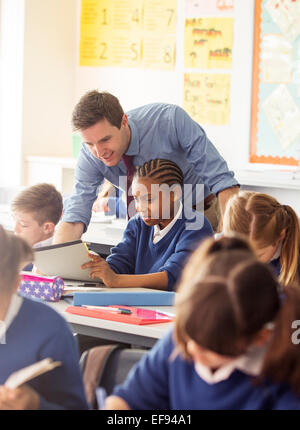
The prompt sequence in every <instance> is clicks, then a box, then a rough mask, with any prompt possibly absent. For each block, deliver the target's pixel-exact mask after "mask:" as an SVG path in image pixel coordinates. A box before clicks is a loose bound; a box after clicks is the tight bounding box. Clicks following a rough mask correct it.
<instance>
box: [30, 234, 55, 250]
mask: <svg viewBox="0 0 300 430" xmlns="http://www.w3.org/2000/svg"><path fill="white" fill-rule="evenodd" d="M52 243H53V236H51V237H48V239H45V240H41V241H40V242H37V243H35V244H34V245H33V248H41V247H43V246H50V245H52Z"/></svg>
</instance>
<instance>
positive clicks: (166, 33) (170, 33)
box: [142, 0, 177, 70]
mask: <svg viewBox="0 0 300 430" xmlns="http://www.w3.org/2000/svg"><path fill="white" fill-rule="evenodd" d="M176 9H177V2H176V1H174V0H164V1H161V0H144V34H143V48H142V51H143V67H145V68H158V69H165V70H172V69H173V68H174V66H175V49H176Z"/></svg>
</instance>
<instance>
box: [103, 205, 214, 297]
mask: <svg viewBox="0 0 300 430" xmlns="http://www.w3.org/2000/svg"><path fill="white" fill-rule="evenodd" d="M195 217H196V218H195ZM153 232H154V227H149V226H147V225H146V224H145V223H144V221H143V220H142V218H141V217H140V215H139V214H137V215H136V216H135V217H133V218H131V219H130V220H129V222H128V224H127V227H126V229H125V231H124V234H123V238H122V241H121V242H120V243H119V244H118V245H117V246H115V247H114V248H112V249H111V255H109V256H108V257H107V259H106V261H107V262H108V263H109V265H110V266H111V268H112V269H113V270H114V271H115V272H116V273H118V274H135V275H141V274H147V273H156V272H162V271H166V272H167V275H168V290H169V291H170V290H173V289H174V285H175V283H176V282H177V280H178V279H179V276H180V273H181V271H182V269H183V267H184V264H185V262H186V259H187V257H188V255H189V254H190V253H191V252H192V251H193V250H194V249H195V248H196V247H197V246H198V245H199V243H200V242H201V240H203V239H204V238H205V237H207V236H212V235H213V230H212V228H211V225H210V223H209V221H208V220H207V219H206V218H205V217H204V216H203V215H201V214H200V213H199V212H198V213H196V212H194V211H190V210H185V211H183V212H182V215H181V217H180V218H179V219H177V221H176V222H175V224H174V225H173V227H172V228H171V230H170V231H168V233H167V234H166V235H165V236H164V237H162V238H161V240H159V242H157V243H153Z"/></svg>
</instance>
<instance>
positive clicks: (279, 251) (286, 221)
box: [223, 191, 300, 285]
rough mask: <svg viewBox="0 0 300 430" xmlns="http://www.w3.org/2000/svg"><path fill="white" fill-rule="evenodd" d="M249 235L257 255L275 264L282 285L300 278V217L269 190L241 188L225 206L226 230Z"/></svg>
mask: <svg viewBox="0 0 300 430" xmlns="http://www.w3.org/2000/svg"><path fill="white" fill-rule="evenodd" d="M230 231H233V232H237V233H241V234H244V235H246V236H247V237H248V238H249V240H250V243H251V244H252V246H253V248H254V250H255V252H256V254H257V256H258V258H259V259H260V260H261V261H263V262H266V263H270V264H271V266H273V267H274V269H275V273H276V274H277V275H278V276H279V281H280V282H281V283H282V284H283V285H288V284H289V283H290V282H299V273H300V262H299V240H300V234H299V220H298V217H297V214H296V212H295V211H294V210H293V209H292V208H291V207H290V206H288V205H281V204H280V203H279V202H278V201H277V200H276V199H275V198H274V197H272V196H269V195H268V194H262V193H255V192H251V191H241V192H240V193H239V194H237V195H236V196H234V197H233V198H231V199H230V200H229V201H228V203H227V206H226V210H225V213H224V219H223V232H224V233H225V234H227V233H228V232H230Z"/></svg>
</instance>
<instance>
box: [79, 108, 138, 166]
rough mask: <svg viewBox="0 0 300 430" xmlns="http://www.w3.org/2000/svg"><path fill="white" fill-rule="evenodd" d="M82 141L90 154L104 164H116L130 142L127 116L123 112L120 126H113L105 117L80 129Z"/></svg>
mask: <svg viewBox="0 0 300 430" xmlns="http://www.w3.org/2000/svg"><path fill="white" fill-rule="evenodd" d="M80 134H81V137H82V139H83V142H84V143H85V144H86V145H87V147H88V148H89V150H90V151H91V152H92V154H93V155H94V156H95V157H96V158H98V159H99V160H101V161H102V162H103V163H104V164H106V166H109V167H111V166H116V165H117V164H118V163H119V162H120V160H121V158H122V155H123V154H124V153H125V152H126V151H127V149H128V147H129V143H130V128H129V125H128V118H127V116H126V115H125V114H124V115H123V118H122V122H121V127H120V128H118V127H115V126H114V125H112V124H111V123H110V122H109V121H108V120H107V119H105V118H104V119H103V120H101V121H99V122H97V123H96V124H95V125H92V126H91V127H88V128H86V129H84V130H81V131H80Z"/></svg>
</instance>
